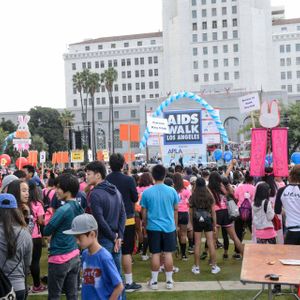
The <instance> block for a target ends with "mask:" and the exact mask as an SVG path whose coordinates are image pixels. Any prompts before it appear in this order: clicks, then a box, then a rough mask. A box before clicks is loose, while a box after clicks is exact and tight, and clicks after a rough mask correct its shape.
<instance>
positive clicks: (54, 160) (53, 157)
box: [52, 152, 57, 165]
mask: <svg viewBox="0 0 300 300" xmlns="http://www.w3.org/2000/svg"><path fill="white" fill-rule="evenodd" d="M55 164H57V155H56V152H54V153H53V154H52V165H55Z"/></svg>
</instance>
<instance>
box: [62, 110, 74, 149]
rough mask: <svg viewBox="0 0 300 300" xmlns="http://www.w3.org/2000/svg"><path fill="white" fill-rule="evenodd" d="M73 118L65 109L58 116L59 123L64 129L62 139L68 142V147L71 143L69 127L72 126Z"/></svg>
mask: <svg viewBox="0 0 300 300" xmlns="http://www.w3.org/2000/svg"><path fill="white" fill-rule="evenodd" d="M74 118H75V115H74V114H73V113H72V112H71V111H69V110H67V109H65V110H64V111H63V112H62V113H61V114H60V121H61V123H62V125H63V127H64V138H65V140H67V141H69V145H70V142H71V141H72V134H71V132H72V129H71V127H72V126H73V124H74ZM70 148H71V147H70Z"/></svg>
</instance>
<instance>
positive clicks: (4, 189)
mask: <svg viewBox="0 0 300 300" xmlns="http://www.w3.org/2000/svg"><path fill="white" fill-rule="evenodd" d="M18 179H19V178H18V177H17V176H15V175H6V176H5V177H4V178H3V180H2V186H1V193H6V192H7V188H8V186H9V184H10V183H11V182H13V181H15V180H18Z"/></svg>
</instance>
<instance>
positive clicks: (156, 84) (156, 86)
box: [154, 81, 159, 89]
mask: <svg viewBox="0 0 300 300" xmlns="http://www.w3.org/2000/svg"><path fill="white" fill-rule="evenodd" d="M154 88H155V89H159V82H158V81H154Z"/></svg>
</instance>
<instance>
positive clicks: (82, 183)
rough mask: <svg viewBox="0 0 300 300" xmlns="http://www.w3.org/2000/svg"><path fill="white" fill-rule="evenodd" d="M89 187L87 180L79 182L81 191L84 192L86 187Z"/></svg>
mask: <svg viewBox="0 0 300 300" xmlns="http://www.w3.org/2000/svg"><path fill="white" fill-rule="evenodd" d="M86 187H87V183H86V182H85V181H83V182H81V183H80V184H79V190H80V191H81V192H84V189H85V188H86Z"/></svg>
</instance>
